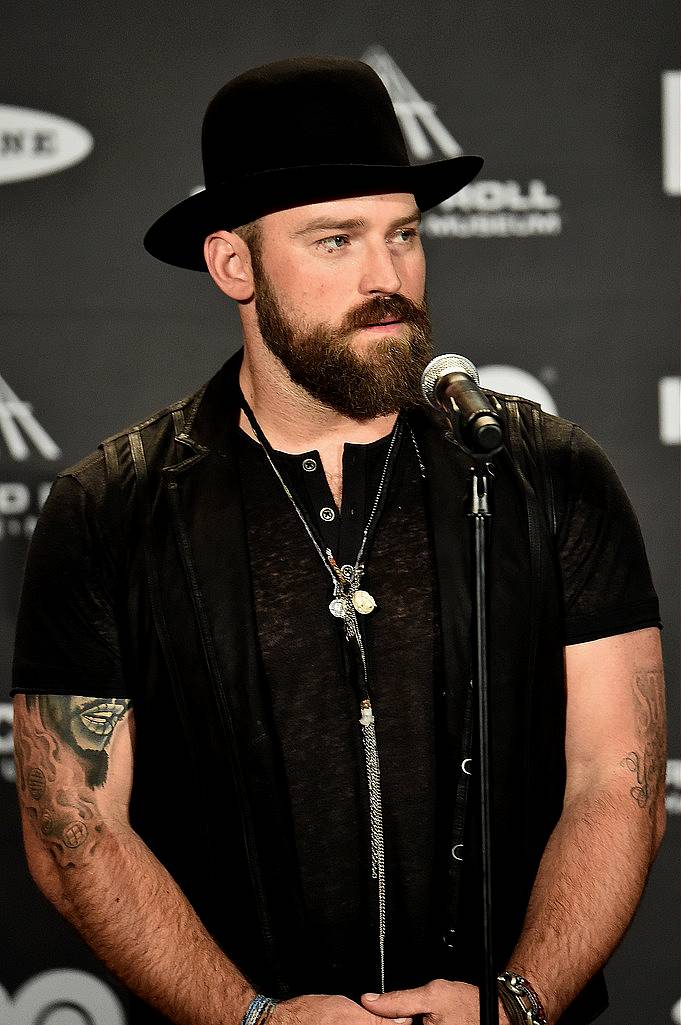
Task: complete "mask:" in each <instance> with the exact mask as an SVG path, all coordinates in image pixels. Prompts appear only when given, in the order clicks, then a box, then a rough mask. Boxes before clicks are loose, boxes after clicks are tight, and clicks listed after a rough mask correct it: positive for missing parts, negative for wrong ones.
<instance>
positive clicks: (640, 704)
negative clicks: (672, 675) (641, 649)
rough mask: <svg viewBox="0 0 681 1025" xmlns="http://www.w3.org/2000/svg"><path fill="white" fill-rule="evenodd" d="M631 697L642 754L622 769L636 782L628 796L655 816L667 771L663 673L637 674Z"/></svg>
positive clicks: (631, 757) (629, 759) (626, 760)
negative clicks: (631, 774) (627, 771)
mask: <svg viewBox="0 0 681 1025" xmlns="http://www.w3.org/2000/svg"><path fill="white" fill-rule="evenodd" d="M632 695H633V701H634V709H635V714H636V733H637V735H638V737H639V738H640V741H641V747H640V750H637V751H630V752H629V753H628V754H627V756H626V758H624V759H623V761H622V765H624V766H626V768H627V769H629V771H630V772H632V773H633V774H634V776H635V778H636V782H635V784H634V785H633V786H632V787H631V790H630V791H629V793H630V794H631V796H632V797H633V799H634V800H635V801H636V804H637V805H638V806H639V808H647V810H648V813H649V814H650V815H651V816H653V815H654V814H655V809H656V805H657V803H658V799H659V797H660V795H661V794H662V793H663V792H664V780H665V769H666V760H665V749H666V743H665V741H666V738H665V727H664V691H663V689H662V673H661V672H660V671H659V670H648V671H640V672H637V673H635V674H634V679H633V687H632Z"/></svg>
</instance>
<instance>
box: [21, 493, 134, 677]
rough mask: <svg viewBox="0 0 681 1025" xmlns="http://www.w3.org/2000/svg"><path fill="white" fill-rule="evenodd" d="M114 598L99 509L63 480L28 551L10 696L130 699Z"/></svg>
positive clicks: (112, 570) (50, 497) (113, 579)
mask: <svg viewBox="0 0 681 1025" xmlns="http://www.w3.org/2000/svg"><path fill="white" fill-rule="evenodd" d="M115 594H116V572H115V566H114V564H113V561H112V559H111V556H110V553H109V552H108V550H107V548H106V546H105V545H104V544H103V542H102V540H101V537H100V533H99V530H98V528H97V523H96V518H95V515H94V502H93V500H92V499H91V497H90V496H89V495H88V493H87V491H86V490H85V488H84V486H83V485H82V484H81V482H80V481H79V480H78V479H77V478H76V477H74V476H71V475H63V476H60V477H57V479H56V480H55V482H54V484H53V485H52V489H51V491H50V493H49V495H48V498H47V501H46V503H45V505H44V507H43V509H42V511H41V513H40V516H39V517H38V522H37V524H36V528H35V532H34V534H33V538H32V540H31V544H30V546H29V551H28V557H27V562H26V569H25V574H24V581H23V587H22V592H21V600H20V603H19V615H18V620H17V628H16V639H15V648H14V661H13V667H12V691H11V693H12V694H17V693H29V694H31V693H52V694H86V695H89V696H90V695H91V696H94V697H130V696H131V695H130V694H129V693H128V687H127V685H126V683H125V680H124V674H123V670H122V662H121V654H120V644H119V629H118V625H117V619H116V598H115Z"/></svg>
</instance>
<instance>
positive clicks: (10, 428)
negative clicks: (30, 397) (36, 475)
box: [0, 377, 61, 462]
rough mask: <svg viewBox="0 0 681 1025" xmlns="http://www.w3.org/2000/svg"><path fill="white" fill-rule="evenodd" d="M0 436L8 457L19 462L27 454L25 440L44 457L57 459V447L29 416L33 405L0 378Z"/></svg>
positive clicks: (31, 416)
mask: <svg viewBox="0 0 681 1025" xmlns="http://www.w3.org/2000/svg"><path fill="white" fill-rule="evenodd" d="M0 436H2V438H3V440H4V443H5V445H6V447H7V450H8V452H9V454H10V456H11V458H12V459H15V460H17V461H18V462H21V461H22V460H24V459H28V457H29V456H30V454H31V448H30V446H29V442H30V443H31V444H32V446H33V448H34V449H35V450H36V451H37V452H38V453H39V454H40V455H41V456H43V458H44V459H50V460H54V459H59V457H60V456H61V449H60V448H59V446H58V445H56V444H55V443H54V441H53V440H52V438H51V437H50V436H49V434H48V433H47V431H46V430H45V428H44V427H42V426H41V425H40V424H39V423H38V421H37V420H36V418H35V416H34V415H33V407H32V406H30V405H29V403H28V402H22V400H21V399H20V398H18V397H17V396H16V395H15V394H14V392H13V391H12V389H11V388H10V386H9V385H8V384H7V383H6V381H4V380H3V379H2V377H0Z"/></svg>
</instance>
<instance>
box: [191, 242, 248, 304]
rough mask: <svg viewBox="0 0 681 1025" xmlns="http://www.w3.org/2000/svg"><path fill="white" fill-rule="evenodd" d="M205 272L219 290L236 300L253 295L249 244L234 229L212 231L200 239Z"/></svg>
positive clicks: (242, 299) (244, 300) (246, 299)
mask: <svg viewBox="0 0 681 1025" xmlns="http://www.w3.org/2000/svg"><path fill="white" fill-rule="evenodd" d="M203 255H204V257H205V260H206V266H207V267H208V273H209V274H210V276H211V277H212V279H213V281H214V282H215V284H216V285H217V286H218V288H219V289H220V291H221V292H224V293H225V295H228V296H229V297H230V299H236V300H237V302H247V301H248V300H249V299H252V297H253V269H252V267H251V256H250V253H249V251H248V246H247V245H246V243H245V242H244V240H243V239H242V238H240V237H239V235H236V234H235V233H234V232H233V231H214V232H213V233H212V234H211V235H209V236H208V237H207V239H206V241H205V242H204V243H203Z"/></svg>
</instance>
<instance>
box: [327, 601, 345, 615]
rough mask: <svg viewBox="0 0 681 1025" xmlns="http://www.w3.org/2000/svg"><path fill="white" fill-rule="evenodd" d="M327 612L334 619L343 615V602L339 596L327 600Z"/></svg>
mask: <svg viewBox="0 0 681 1025" xmlns="http://www.w3.org/2000/svg"><path fill="white" fill-rule="evenodd" d="M329 612H330V613H331V615H332V616H335V617H336V619H342V618H343V615H344V603H343V602H342V601H341V599H340V598H334V599H333V601H331V602H329Z"/></svg>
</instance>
